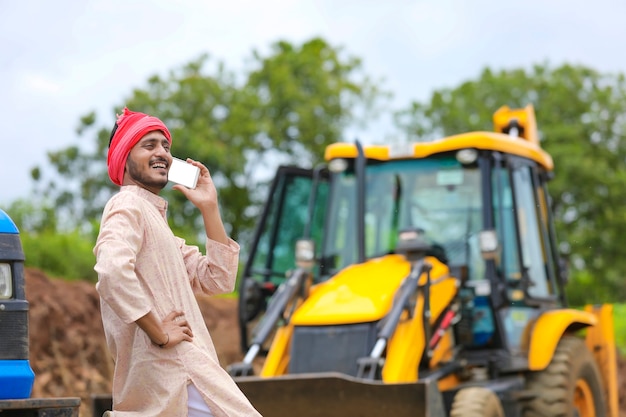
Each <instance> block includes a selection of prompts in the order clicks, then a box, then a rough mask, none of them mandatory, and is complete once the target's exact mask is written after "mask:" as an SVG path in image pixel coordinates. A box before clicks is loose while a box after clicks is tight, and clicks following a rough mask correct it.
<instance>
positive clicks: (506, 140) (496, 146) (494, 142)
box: [324, 104, 554, 171]
mask: <svg viewBox="0 0 626 417" xmlns="http://www.w3.org/2000/svg"><path fill="white" fill-rule="evenodd" d="M493 125H494V132H486V131H485V132H483V131H478V132H468V133H462V134H459V135H453V136H448V137H445V138H442V139H437V140H434V141H430V142H416V143H406V144H401V145H399V146H394V145H366V146H363V152H364V154H365V157H366V158H368V159H376V160H380V161H389V160H394V159H411V158H425V157H428V156H431V155H436V154H439V153H444V152H450V151H458V150H461V149H468V148H474V149H480V150H491V151H497V152H502V153H506V154H511V155H516V156H520V157H523V158H527V159H531V160H533V161H535V162H537V163H538V164H539V165H541V166H543V167H544V168H545V169H546V170H548V171H551V170H552V169H553V168H554V163H553V161H552V157H551V156H550V155H549V154H548V153H547V152H545V151H544V150H543V149H542V148H541V146H540V145H539V137H538V134H537V122H536V120H535V110H534V108H533V106H532V105H531V104H529V105H527V106H526V107H524V108H521V109H510V108H509V107H507V106H502V107H500V108H499V109H498V110H497V111H496V112H495V113H494V114H493ZM357 154H358V153H357V147H356V144H353V143H334V144H332V145H329V146H328V147H327V148H326V153H325V155H324V157H325V159H326V160H327V161H330V160H332V159H336V158H356V157H357Z"/></svg>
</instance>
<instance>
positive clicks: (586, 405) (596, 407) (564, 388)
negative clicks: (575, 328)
mask: <svg viewBox="0 0 626 417" xmlns="http://www.w3.org/2000/svg"><path fill="white" fill-rule="evenodd" d="M526 386H527V388H528V389H529V390H530V391H532V392H533V393H535V394H537V396H536V397H535V398H533V399H532V400H529V401H528V402H526V404H525V405H524V414H523V415H524V417H604V416H605V415H606V402H605V399H604V394H603V393H604V391H603V388H602V378H601V376H600V372H599V371H598V367H597V365H596V363H595V360H594V358H593V355H592V354H591V352H590V351H589V349H588V348H587V346H586V345H585V343H584V341H583V340H581V339H579V338H577V337H572V336H564V337H563V339H561V341H560V342H559V344H558V346H557V348H556V351H555V352H554V357H553V358H552V361H551V362H550V364H549V365H548V367H547V368H546V369H544V370H543V371H539V372H532V373H530V374H529V375H528V377H527V380H526ZM577 405H578V407H577Z"/></svg>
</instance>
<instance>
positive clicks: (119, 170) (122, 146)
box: [107, 108, 172, 185]
mask: <svg viewBox="0 0 626 417" xmlns="http://www.w3.org/2000/svg"><path fill="white" fill-rule="evenodd" d="M155 130H160V131H161V132H163V134H164V135H165V137H166V138H167V140H168V141H169V142H170V143H172V137H171V135H170V131H169V130H167V127H166V126H165V124H164V123H163V122H162V121H161V120H159V119H158V118H156V117H153V116H149V115H147V114H145V113H139V112H134V111H130V110H128V108H124V113H122V115H121V116H118V118H117V123H116V124H115V128H114V129H113V134H112V135H111V142H110V143H109V155H108V157H107V165H108V167H109V178H111V181H113V183H114V184H117V185H122V181H123V179H124V168H125V167H126V159H128V154H129V153H130V150H131V149H132V148H133V146H135V145H136V144H137V142H139V140H140V139H141V138H142V137H144V136H145V135H147V134H148V133H150V132H153V131H155Z"/></svg>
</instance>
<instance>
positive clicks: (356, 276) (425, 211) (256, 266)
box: [229, 106, 618, 417]
mask: <svg viewBox="0 0 626 417" xmlns="http://www.w3.org/2000/svg"><path fill="white" fill-rule="evenodd" d="M493 119H494V126H495V129H494V132H470V133H463V134H459V135H455V136H450V137H445V138H442V139H439V140H434V141H429V142H420V143H411V144H404V145H401V146H392V145H375V146H362V145H361V144H360V143H359V142H358V141H357V142H355V143H336V144H333V145H330V146H329V147H328V148H327V149H326V154H325V160H326V163H325V164H324V165H323V166H320V167H317V168H315V169H313V170H306V169H301V168H296V167H281V168H280V169H279V170H278V173H277V176H276V178H275V180H274V182H273V184H272V186H271V190H270V195H269V198H268V200H267V204H266V206H265V208H264V211H263V213H262V215H261V216H260V219H259V226H258V230H257V232H256V235H255V239H254V244H253V245H252V247H251V250H250V257H249V260H248V262H247V264H246V266H245V270H244V274H243V279H242V282H241V287H240V304H239V315H240V325H241V336H242V348H243V349H244V352H245V358H244V359H243V361H242V362H241V363H237V364H234V365H232V366H231V367H229V371H230V372H231V375H232V376H233V378H234V379H235V381H236V382H237V383H238V385H239V386H240V387H241V389H242V390H243V391H244V393H245V394H246V395H247V396H248V398H249V399H250V400H251V401H252V403H253V404H254V405H255V406H256V407H257V408H258V410H259V411H260V412H261V413H262V414H263V415H264V416H265V417H287V416H288V417H293V416H296V417H317V416H320V417H321V416H325V417H328V416H330V417H334V416H354V417H368V416H377V417H380V416H388V417H392V416H393V417H403V416H411V417H445V416H452V417H461V416H463V417H478V416H481V417H501V416H507V417H515V416H524V417H541V416H542V417H558V416H578V417H605V416H609V417H617V413H618V411H617V373H616V358H615V343H614V334H613V321H612V320H613V319H612V308H611V306H610V305H602V306H589V307H586V308H585V309H575V308H570V307H568V306H567V300H566V297H565V293H564V286H565V285H566V282H567V273H566V272H567V271H566V268H565V266H564V263H563V262H561V256H560V254H559V251H558V246H557V241H556V236H555V232H554V228H553V218H552V213H551V210H550V197H549V194H548V191H547V183H548V181H549V179H550V178H551V176H552V169H553V161H552V159H551V157H550V156H549V155H548V154H547V153H546V152H545V151H544V150H543V149H542V148H541V146H540V143H539V140H538V135H537V127H536V122H535V114H534V109H533V107H532V106H527V107H526V108H522V109H509V108H508V107H502V108H500V109H499V110H498V111H496V112H495V113H494V116H493ZM572 186H575V184H572ZM262 357H264V360H262V361H261V362H262V363H263V364H262V368H260V370H259V369H258V368H259V367H258V366H257V364H258V363H259V361H260V360H259V358H262ZM255 369H256V371H255Z"/></svg>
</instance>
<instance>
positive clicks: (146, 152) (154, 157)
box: [124, 130, 172, 194]
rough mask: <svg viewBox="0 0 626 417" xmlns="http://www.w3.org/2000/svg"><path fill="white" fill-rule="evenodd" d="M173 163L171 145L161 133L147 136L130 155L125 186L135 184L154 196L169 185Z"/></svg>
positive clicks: (125, 175) (152, 133) (155, 132)
mask: <svg viewBox="0 0 626 417" xmlns="http://www.w3.org/2000/svg"><path fill="white" fill-rule="evenodd" d="M171 163H172V155H171V153H170V143H169V141H168V140H167V138H166V137H165V135H164V134H163V133H162V132H161V131H158V130H156V131H153V132H150V133H148V134H146V135H145V136H144V137H143V138H141V139H140V140H139V142H137V144H136V145H135V146H133V148H132V149H131V151H130V153H129V154H128V159H127V160H126V172H125V173H124V185H129V184H135V185H138V186H140V187H142V188H145V189H146V190H148V191H151V192H152V193H154V194H158V193H159V192H160V191H161V190H162V189H163V188H164V187H165V186H166V185H167V172H168V170H169V167H170V165H171Z"/></svg>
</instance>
